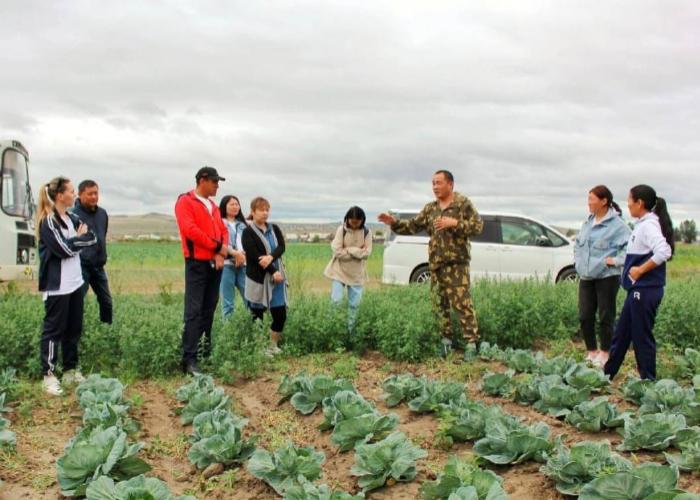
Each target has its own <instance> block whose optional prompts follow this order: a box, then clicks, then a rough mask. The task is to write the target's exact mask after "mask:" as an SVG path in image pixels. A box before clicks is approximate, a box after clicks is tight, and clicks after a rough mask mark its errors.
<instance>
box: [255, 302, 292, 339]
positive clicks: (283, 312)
mask: <svg viewBox="0 0 700 500" xmlns="http://www.w3.org/2000/svg"><path fill="white" fill-rule="evenodd" d="M265 311H267V309H260V308H256V307H251V308H250V313H251V314H252V315H253V318H255V319H256V320H262V319H263V315H264V314H265ZM270 314H271V315H272V325H271V326H270V329H271V330H272V331H273V332H276V333H282V330H284V324H285V322H286V321H287V306H279V307H271V308H270Z"/></svg>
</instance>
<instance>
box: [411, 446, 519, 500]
mask: <svg viewBox="0 0 700 500" xmlns="http://www.w3.org/2000/svg"><path fill="white" fill-rule="evenodd" d="M502 482H503V479H501V478H500V477H499V476H498V475H496V474H495V473H494V472H491V471H490V470H483V469H481V468H480V467H478V466H477V465H475V464H474V463H471V462H469V461H466V460H460V459H458V458H457V457H454V456H453V457H450V458H449V459H448V460H447V463H446V464H445V468H444V470H443V471H442V472H441V473H440V474H439V475H438V477H437V479H436V480H435V481H428V482H425V483H423V484H422V485H421V488H420V494H421V497H422V498H423V499H424V500H442V499H449V498H452V495H454V494H456V495H457V497H458V498H462V497H463V496H464V495H469V494H471V495H472V497H468V496H467V497H466V498H474V499H475V500H486V499H488V500H506V499H507V498H508V497H507V495H506V493H505V491H504V490H503V487H502V486H501V484H502ZM468 487H469V488H471V489H472V490H473V491H469V492H464V491H463V492H462V493H457V492H458V490H460V489H467V488H468ZM460 495H462V496H460Z"/></svg>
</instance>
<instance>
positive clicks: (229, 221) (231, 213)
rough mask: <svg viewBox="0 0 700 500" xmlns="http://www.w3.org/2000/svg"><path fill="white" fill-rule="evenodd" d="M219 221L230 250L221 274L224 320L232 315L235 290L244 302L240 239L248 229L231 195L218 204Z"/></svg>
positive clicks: (237, 204)
mask: <svg viewBox="0 0 700 500" xmlns="http://www.w3.org/2000/svg"><path fill="white" fill-rule="evenodd" d="M219 212H220V213H221V219H222V220H223V221H224V225H225V226H226V229H228V237H229V242H228V246H229V247H230V248H231V250H230V251H229V254H228V256H227V257H226V259H225V260H224V269H223V271H222V272H221V287H220V289H219V291H220V293H221V311H222V313H223V316H224V319H226V318H228V317H229V316H230V315H231V314H233V311H234V308H235V302H236V290H238V292H239V293H240V295H241V300H242V301H243V304H246V300H245V268H246V259H245V252H244V251H243V243H242V241H241V238H242V236H243V230H244V229H245V228H246V227H248V225H247V224H246V220H245V217H244V216H243V210H242V209H241V202H240V200H239V199H238V198H237V197H236V196H233V195H231V194H229V195H226V196H224V197H223V198H221V202H220V203H219Z"/></svg>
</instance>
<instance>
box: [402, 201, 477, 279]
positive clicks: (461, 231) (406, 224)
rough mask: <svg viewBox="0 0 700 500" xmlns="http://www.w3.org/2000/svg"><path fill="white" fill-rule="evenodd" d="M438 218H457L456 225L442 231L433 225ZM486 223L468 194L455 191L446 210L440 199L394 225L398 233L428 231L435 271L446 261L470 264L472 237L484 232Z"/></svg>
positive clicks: (432, 265) (446, 262)
mask: <svg viewBox="0 0 700 500" xmlns="http://www.w3.org/2000/svg"><path fill="white" fill-rule="evenodd" d="M438 217H452V218H454V219H457V221H458V223H457V226H456V227H451V228H449V229H443V230H442V231H438V230H436V229H435V227H434V226H433V223H434V221H435V220H436V219H437V218H438ZM483 228H484V223H483V221H482V220H481V217H480V216H479V213H478V212H477V211H476V209H475V208H474V205H472V202H471V201H470V200H469V198H467V197H466V196H463V195H461V194H459V193H457V192H455V193H454V201H453V202H452V203H450V205H449V206H448V207H447V208H445V209H444V210H442V209H441V208H440V205H439V204H438V201H437V200H435V201H432V202H430V203H428V204H427V205H426V206H424V207H423V210H421V211H420V213H419V214H418V215H416V216H415V217H414V218H413V219H408V220H401V221H398V222H396V223H395V224H392V225H391V230H392V231H394V232H395V233H396V234H416V233H418V232H420V231H426V232H427V233H428V235H429V236H430V243H429V244H428V261H429V263H430V268H431V269H432V270H435V269H439V268H440V267H441V266H442V265H445V264H467V265H468V264H469V260H470V252H471V244H470V243H469V236H472V235H475V234H481V231H482V229H483Z"/></svg>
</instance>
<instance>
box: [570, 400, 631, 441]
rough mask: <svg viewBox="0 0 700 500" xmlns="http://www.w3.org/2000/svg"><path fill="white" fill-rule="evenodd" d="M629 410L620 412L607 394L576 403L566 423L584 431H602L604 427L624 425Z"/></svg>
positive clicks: (610, 427) (628, 415)
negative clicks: (609, 400)
mask: <svg viewBox="0 0 700 500" xmlns="http://www.w3.org/2000/svg"><path fill="white" fill-rule="evenodd" d="M630 416H631V414H630V413H629V412H624V413H620V412H618V410H617V406H615V405H614V404H612V403H610V402H608V398H607V397H605V396H599V397H597V398H595V399H592V400H591V401H584V402H583V403H581V404H579V405H576V406H575V407H574V409H573V410H571V413H569V414H568V415H567V416H566V423H568V424H570V425H573V426H574V427H576V428H577V429H578V430H580V431H583V432H600V431H601V430H602V429H603V428H606V429H613V428H615V427H622V426H623V425H624V424H625V419H626V418H629V417H630Z"/></svg>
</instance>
